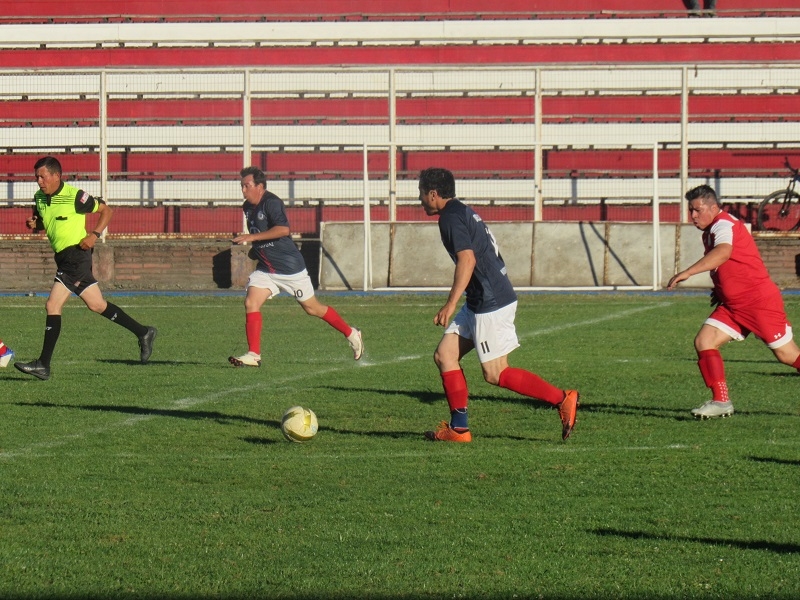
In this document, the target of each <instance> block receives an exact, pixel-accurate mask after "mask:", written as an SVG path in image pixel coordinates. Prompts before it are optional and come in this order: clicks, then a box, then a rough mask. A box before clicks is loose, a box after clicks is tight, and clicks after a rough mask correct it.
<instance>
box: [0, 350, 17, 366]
mask: <svg viewBox="0 0 800 600" xmlns="http://www.w3.org/2000/svg"><path fill="white" fill-rule="evenodd" d="M12 358H14V351H13V350H12V349H11V348H8V347H6V351H5V352H3V354H0V367H7V366H8V363H10V362H11V359H12Z"/></svg>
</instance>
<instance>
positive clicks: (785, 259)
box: [756, 234, 800, 289]
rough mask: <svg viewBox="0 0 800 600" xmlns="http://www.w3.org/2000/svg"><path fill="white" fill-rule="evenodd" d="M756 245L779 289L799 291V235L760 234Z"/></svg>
mask: <svg viewBox="0 0 800 600" xmlns="http://www.w3.org/2000/svg"><path fill="white" fill-rule="evenodd" d="M762 235H763V236H764V237H761V236H762ZM756 245H757V246H758V249H759V251H760V252H761V258H763V259H764V263H765V264H766V265H767V268H768V269H769V272H770V275H772V279H774V280H775V283H777V284H778V286H779V287H781V288H790V289H800V234H781V235H770V236H767V235H766V234H761V235H759V237H757V238H756Z"/></svg>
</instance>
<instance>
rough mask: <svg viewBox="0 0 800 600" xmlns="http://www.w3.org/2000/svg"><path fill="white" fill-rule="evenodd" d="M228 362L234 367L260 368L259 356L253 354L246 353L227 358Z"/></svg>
mask: <svg viewBox="0 0 800 600" xmlns="http://www.w3.org/2000/svg"><path fill="white" fill-rule="evenodd" d="M228 362H229V363H231V364H232V365H233V366H234V367H260V366H261V355H260V354H256V353H255V352H248V353H247V354H242V355H241V356H229V357H228Z"/></svg>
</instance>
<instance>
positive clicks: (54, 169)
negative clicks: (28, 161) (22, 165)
mask: <svg viewBox="0 0 800 600" xmlns="http://www.w3.org/2000/svg"><path fill="white" fill-rule="evenodd" d="M42 167H44V168H45V169H47V170H48V171H49V172H50V173H57V174H58V175H61V163H60V162H58V159H57V158H55V157H53V156H44V157H42V158H40V159H39V160H37V161H36V164H35V165H33V171H34V172H36V171H38V170H39V169H41V168H42Z"/></svg>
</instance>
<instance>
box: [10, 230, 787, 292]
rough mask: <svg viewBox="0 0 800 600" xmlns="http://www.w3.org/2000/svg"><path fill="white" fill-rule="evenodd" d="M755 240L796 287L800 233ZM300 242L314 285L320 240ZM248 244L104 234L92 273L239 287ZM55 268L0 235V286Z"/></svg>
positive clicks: (120, 279) (108, 279)
mask: <svg viewBox="0 0 800 600" xmlns="http://www.w3.org/2000/svg"><path fill="white" fill-rule="evenodd" d="M756 243H757V244H758V247H759V250H760V251H761V255H762V257H763V258H764V262H765V263H766V264H767V268H768V269H769V270H770V273H771V274H772V278H773V279H774V280H775V281H776V282H777V283H778V285H779V286H780V287H782V288H787V289H800V234H784V235H764V236H763V237H762V236H759V237H757V238H756ZM299 245H300V251H301V252H302V254H303V256H304V258H305V260H306V265H307V266H308V272H309V274H310V275H311V279H312V281H313V282H314V285H315V286H317V285H318V268H319V244H318V243H317V242H315V241H305V242H302V243H300V244H299ZM248 249H249V247H242V246H231V244H230V242H229V241H227V240H220V241H216V240H109V241H108V242H106V243H98V244H97V246H96V247H95V253H94V274H95V277H97V279H98V281H100V283H101V284H102V286H103V289H106V290H114V289H117V290H162V291H176V290H224V289H243V288H244V285H245V283H246V282H247V276H248V275H249V274H250V272H251V271H252V270H253V267H254V265H255V263H254V262H253V261H252V260H250V259H249V258H248V257H247V250H248ZM54 274H55V263H54V262H53V253H52V251H51V250H50V246H49V245H48V244H47V242H46V241H44V240H15V241H12V240H2V241H0V290H7V291H37V292H40V291H45V290H49V289H50V287H51V285H52V282H53V275H54Z"/></svg>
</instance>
